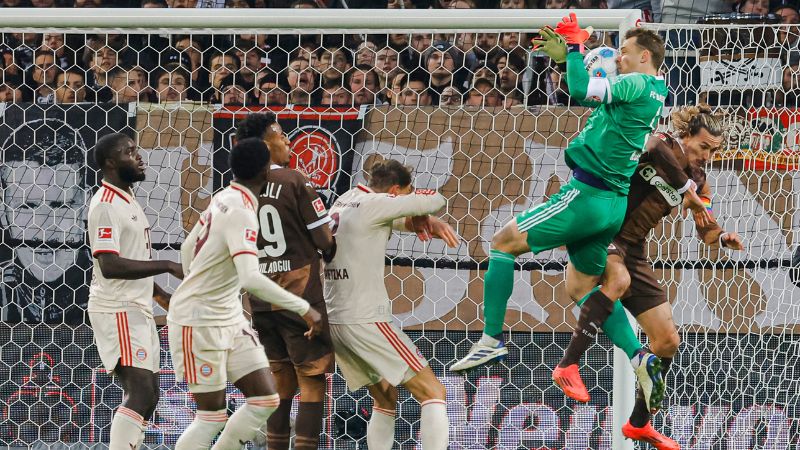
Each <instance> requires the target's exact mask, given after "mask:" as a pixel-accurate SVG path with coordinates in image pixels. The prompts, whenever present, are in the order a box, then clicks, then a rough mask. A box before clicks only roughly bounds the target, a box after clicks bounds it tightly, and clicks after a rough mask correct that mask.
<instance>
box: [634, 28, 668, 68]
mask: <svg viewBox="0 0 800 450" xmlns="http://www.w3.org/2000/svg"><path fill="white" fill-rule="evenodd" d="M630 38H636V45H638V46H639V47H642V48H643V49H645V50H647V51H649V52H650V61H651V63H652V64H653V67H655V68H656V69H658V68H660V67H661V64H663V63H664V52H665V51H666V49H665V48H664V39H663V38H662V37H661V36H659V35H658V33H656V32H655V31H653V30H648V29H647V28H631V29H630V30H628V32H627V33H625V39H630Z"/></svg>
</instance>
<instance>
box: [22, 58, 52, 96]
mask: <svg viewBox="0 0 800 450" xmlns="http://www.w3.org/2000/svg"><path fill="white" fill-rule="evenodd" d="M56 72H58V66H56V58H55V55H54V54H53V51H52V50H50V49H47V50H37V51H36V56H35V57H34V61H33V65H32V66H31V67H30V69H28V72H27V76H26V77H25V88H26V89H27V90H29V91H30V92H31V95H29V96H28V98H29V99H31V100H32V101H34V102H36V103H39V104H44V105H47V104H51V103H53V101H54V98H53V87H54V84H53V83H55V81H56Z"/></svg>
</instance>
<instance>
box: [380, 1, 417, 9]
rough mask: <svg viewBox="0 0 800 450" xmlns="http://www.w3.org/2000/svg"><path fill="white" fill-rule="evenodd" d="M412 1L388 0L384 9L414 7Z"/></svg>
mask: <svg viewBox="0 0 800 450" xmlns="http://www.w3.org/2000/svg"><path fill="white" fill-rule="evenodd" d="M414 8H416V6H414V3H413V2H412V1H411V0H389V1H388V2H387V3H386V9H414Z"/></svg>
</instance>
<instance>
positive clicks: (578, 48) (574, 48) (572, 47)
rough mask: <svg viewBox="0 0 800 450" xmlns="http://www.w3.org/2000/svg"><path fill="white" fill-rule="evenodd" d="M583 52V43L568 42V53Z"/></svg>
mask: <svg viewBox="0 0 800 450" xmlns="http://www.w3.org/2000/svg"><path fill="white" fill-rule="evenodd" d="M572 52H578V53H583V44H567V53H572Z"/></svg>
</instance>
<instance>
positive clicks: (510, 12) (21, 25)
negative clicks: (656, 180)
mask: <svg viewBox="0 0 800 450" xmlns="http://www.w3.org/2000/svg"><path fill="white" fill-rule="evenodd" d="M571 11H572V10H559V9H544V10H536V9H522V10H520V9H490V10H485V9H481V10H478V9H472V10H469V9H426V10H408V9H405V10H399V9H302V8H297V9H294V8H287V9H282V8H281V9H245V8H224V9H216V8H194V9H183V8H181V9H169V8H166V9H165V8H97V9H94V8H91V9H89V8H5V9H4V10H3V14H2V15H0V29H2V30H3V31H6V32H23V31H30V30H36V29H47V30H48V31H50V32H55V31H62V30H63V31H69V30H70V29H73V31H74V29H76V28H83V29H86V28H103V29H120V30H127V31H133V30H135V31H136V32H139V33H157V32H161V31H164V30H165V29H168V30H169V31H170V32H172V33H175V32H178V31H182V30H194V32H200V31H202V32H204V33H205V32H209V31H210V32H213V31H214V30H217V31H218V32H222V31H223V30H224V31H228V30H238V31H253V30H260V31H261V32H263V31H264V30H269V32H270V33H273V34H296V33H298V32H299V31H308V30H315V31H317V32H320V31H334V30H336V31H340V32H341V31H347V32H349V33H362V32H373V33H376V32H380V33H387V32H408V33H412V32H413V33H419V32H425V31H427V32H436V31H442V30H446V31H451V32H454V31H486V32H489V31H494V32H496V31H498V30H502V31H528V32H530V31H534V30H538V29H539V28H540V27H542V26H544V25H553V24H555V23H557V22H558V21H559V20H561V18H562V17H564V16H565V15H567V14H568V13H569V12H571ZM575 12H576V14H577V15H578V18H579V20H580V23H581V25H582V26H584V27H587V26H591V27H594V28H596V29H612V30H620V31H622V32H624V31H626V30H627V29H629V28H632V27H634V26H636V25H637V23H638V22H639V21H640V20H641V17H642V16H641V11H639V10H633V9H603V10H575Z"/></svg>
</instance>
